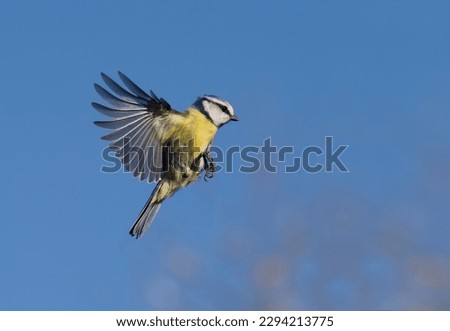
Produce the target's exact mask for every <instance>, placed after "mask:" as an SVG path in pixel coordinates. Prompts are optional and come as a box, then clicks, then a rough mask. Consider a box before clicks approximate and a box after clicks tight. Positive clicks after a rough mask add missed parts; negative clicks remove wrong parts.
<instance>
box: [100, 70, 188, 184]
mask: <svg viewBox="0 0 450 331" xmlns="http://www.w3.org/2000/svg"><path fill="white" fill-rule="evenodd" d="M101 75H102V78H103V81H104V82H105V84H106V85H107V86H108V87H109V89H110V90H111V92H113V93H114V94H115V95H114V94H112V93H111V92H108V91H107V90H106V89H104V88H103V87H101V86H100V85H98V84H94V88H95V90H96V91H97V93H98V94H99V95H100V96H101V97H102V98H103V99H104V100H105V101H107V102H108V103H109V104H110V107H106V106H103V105H101V104H98V103H96V102H93V103H92V106H93V107H94V108H95V109H96V110H97V111H98V112H100V113H102V114H103V115H106V116H108V117H110V118H111V120H109V121H96V122H94V124H96V125H97V126H99V127H102V128H106V129H110V130H112V131H111V132H110V133H108V134H106V135H105V136H103V137H102V139H104V140H107V141H110V144H109V147H110V148H111V149H112V150H113V151H114V152H115V154H116V156H117V157H119V158H120V160H121V162H122V163H123V165H124V167H125V170H127V171H130V172H131V173H132V174H133V176H135V177H138V178H139V179H140V180H147V181H148V182H149V183H150V182H153V181H158V180H160V179H161V174H162V173H163V172H164V170H165V169H163V167H164V166H166V163H167V162H164V160H163V157H164V156H165V155H167V154H166V153H164V151H163V149H164V148H165V147H164V139H163V137H164V133H165V132H166V131H167V129H168V128H169V127H170V125H171V124H172V122H174V120H175V119H176V118H178V117H179V116H181V113H179V112H177V111H176V110H173V109H172V108H171V107H170V104H169V103H168V102H167V101H166V100H164V99H163V98H158V97H157V96H156V94H155V93H153V92H152V91H150V94H147V93H146V92H144V91H143V90H142V89H141V88H140V87H138V86H137V85H136V84H135V83H133V82H132V81H131V80H130V79H129V78H128V77H127V76H125V75H124V74H123V73H121V72H120V71H119V77H120V79H121V80H122V82H123V84H124V85H125V87H126V88H127V89H128V90H127V89H125V88H124V87H122V86H120V85H119V84H117V83H116V82H115V81H114V80H112V79H111V78H110V77H108V76H107V75H105V74H104V73H102V74H101Z"/></svg>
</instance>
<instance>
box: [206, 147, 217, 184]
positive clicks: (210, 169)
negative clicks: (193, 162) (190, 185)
mask: <svg viewBox="0 0 450 331" xmlns="http://www.w3.org/2000/svg"><path fill="white" fill-rule="evenodd" d="M203 160H204V161H205V165H204V166H203V169H204V170H205V176H203V179H204V180H205V181H208V180H207V178H208V179H210V178H213V177H214V173H215V172H216V164H215V163H214V161H213V158H212V156H211V154H210V152H209V151H207V152H205V153H203Z"/></svg>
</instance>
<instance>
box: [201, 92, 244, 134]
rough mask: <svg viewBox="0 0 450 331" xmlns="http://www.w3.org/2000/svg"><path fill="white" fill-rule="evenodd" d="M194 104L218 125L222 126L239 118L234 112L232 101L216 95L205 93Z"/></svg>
mask: <svg viewBox="0 0 450 331" xmlns="http://www.w3.org/2000/svg"><path fill="white" fill-rule="evenodd" d="M194 106H195V107H196V108H198V110H200V111H201V112H202V113H203V114H205V115H206V117H208V118H209V119H210V120H211V122H213V124H214V125H215V126H217V127H221V126H222V125H224V124H226V123H228V122H229V121H238V120H239V119H238V118H237V116H236V115H235V114H234V109H233V107H232V106H231V105H230V103H229V102H228V101H225V100H223V99H221V98H219V97H216V96H215V95H204V96H202V97H200V98H198V99H197V101H196V102H195V103H194Z"/></svg>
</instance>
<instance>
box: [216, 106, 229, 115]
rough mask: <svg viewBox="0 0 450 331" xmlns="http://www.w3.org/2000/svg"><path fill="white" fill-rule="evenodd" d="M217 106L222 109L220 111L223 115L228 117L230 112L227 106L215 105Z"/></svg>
mask: <svg viewBox="0 0 450 331" xmlns="http://www.w3.org/2000/svg"><path fill="white" fill-rule="evenodd" d="M217 105H218V106H219V107H220V109H222V111H223V112H224V113H227V114H228V115H230V110H229V109H228V107H227V106H224V105H219V104H217Z"/></svg>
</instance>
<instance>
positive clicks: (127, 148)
mask: <svg viewBox="0 0 450 331" xmlns="http://www.w3.org/2000/svg"><path fill="white" fill-rule="evenodd" d="M101 76H102V78H103V81H104V82H105V84H106V85H107V87H109V89H110V90H111V92H112V93H111V92H109V91H107V90H106V89H104V88H103V87H101V86H100V85H98V84H94V88H95V90H96V91H97V93H98V94H99V95H100V96H101V97H102V98H103V99H104V100H105V101H106V102H108V103H109V104H110V106H109V107H106V106H103V105H101V104H98V103H96V102H93V103H92V106H93V107H94V108H95V109H96V110H97V111H98V112H100V113H102V114H103V115H106V116H108V117H110V118H111V120H109V121H96V122H94V123H95V124H96V125H97V126H99V127H102V128H106V129H110V130H111V131H110V132H109V133H108V134H106V135H104V136H103V137H102V139H104V140H107V141H109V142H110V144H109V147H110V149H111V150H112V151H114V152H115V155H116V156H117V157H118V158H120V160H121V162H122V163H123V165H124V168H125V170H127V171H129V172H131V173H132V174H133V176H135V177H137V178H139V179H140V180H141V181H142V180H146V181H148V182H149V183H151V182H156V183H157V184H156V187H155V188H154V190H153V192H152V194H151V195H150V197H149V198H148V200H147V203H146V204H145V206H144V208H143V209H142V211H141V212H140V214H139V216H138V217H137V220H136V222H135V223H134V225H133V226H132V227H131V230H130V235H132V236H134V237H136V238H138V237H139V236H141V235H142V234H143V233H144V232H145V231H146V230H147V228H148V227H149V225H150V224H151V223H152V221H153V220H154V218H155V216H156V214H157V212H158V210H159V209H160V207H161V204H162V203H163V201H164V200H166V199H167V198H169V197H171V196H172V195H173V194H174V193H175V192H176V191H178V190H179V189H180V188H182V187H186V186H188V185H189V184H191V183H193V182H195V181H196V180H197V179H198V178H199V177H200V175H201V173H202V171H205V178H206V177H212V176H213V174H214V170H215V164H214V162H213V159H212V157H211V155H210V147H211V144H212V142H213V140H214V137H215V135H216V133H217V130H218V129H219V128H220V127H221V126H222V125H224V124H226V123H228V122H229V121H237V120H238V118H237V117H236V115H235V114H234V110H233V107H232V106H231V105H230V104H229V103H228V102H227V101H225V100H223V99H221V98H219V97H217V96H214V95H205V96H203V97H199V98H198V99H197V100H196V101H195V102H194V103H193V104H192V105H191V106H190V107H188V108H187V109H186V111H185V112H178V111H176V110H174V109H172V107H171V106H170V104H169V103H168V102H167V101H166V100H164V99H163V98H159V97H157V96H156V94H155V93H153V92H152V91H150V93H149V94H148V93H146V92H145V91H143V90H142V89H141V88H140V87H138V86H137V85H136V84H135V83H133V82H132V81H131V80H130V79H129V78H128V77H127V76H125V75H124V74H123V73H121V72H119V77H120V79H121V80H122V82H123V84H124V86H125V88H124V87H122V86H121V85H119V84H117V83H116V82H115V81H113V80H112V79H111V78H110V77H108V76H107V75H105V74H103V73H102V74H101ZM113 93H114V94H115V95H114V94H113Z"/></svg>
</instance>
